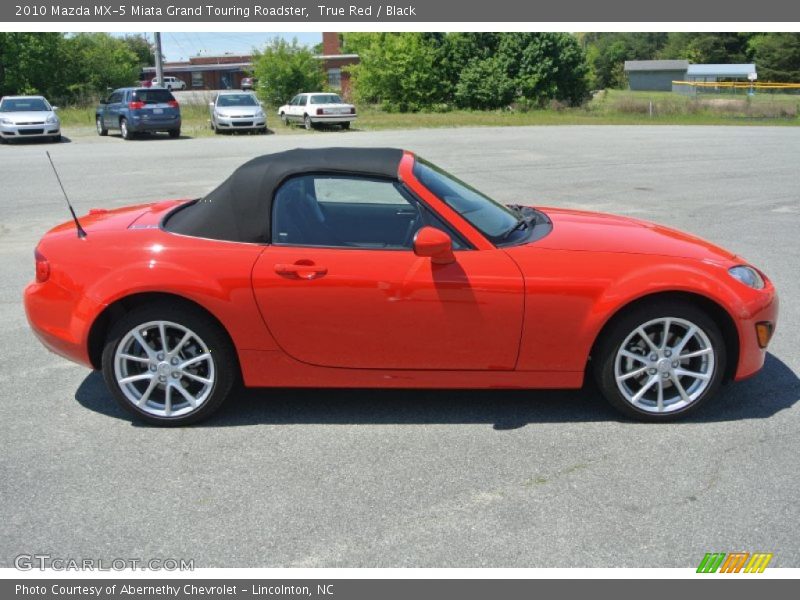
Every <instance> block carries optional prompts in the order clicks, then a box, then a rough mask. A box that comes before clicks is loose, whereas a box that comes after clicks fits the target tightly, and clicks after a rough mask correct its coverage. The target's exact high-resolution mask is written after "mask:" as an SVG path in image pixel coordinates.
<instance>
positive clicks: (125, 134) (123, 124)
mask: <svg viewBox="0 0 800 600" xmlns="http://www.w3.org/2000/svg"><path fill="white" fill-rule="evenodd" d="M119 132H120V133H121V134H122V139H123V140H132V139H133V133H132V132H131V130H130V129H128V119H126V118H125V117H123V118H122V119H120V120H119Z"/></svg>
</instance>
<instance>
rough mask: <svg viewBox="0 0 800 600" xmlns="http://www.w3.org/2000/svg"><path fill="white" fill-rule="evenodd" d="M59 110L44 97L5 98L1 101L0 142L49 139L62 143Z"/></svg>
mask: <svg viewBox="0 0 800 600" xmlns="http://www.w3.org/2000/svg"><path fill="white" fill-rule="evenodd" d="M57 108H58V107H57V106H50V103H49V102H48V101H47V99H46V98H45V97H44V96H4V97H3V99H2V100H0V141H6V140H9V141H11V140H21V139H31V138H40V139H41V138H47V139H49V140H50V141H53V142H60V141H61V121H60V120H59V118H58V115H56V112H55V111H56V109H57Z"/></svg>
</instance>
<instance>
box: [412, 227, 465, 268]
mask: <svg viewBox="0 0 800 600" xmlns="http://www.w3.org/2000/svg"><path fill="white" fill-rule="evenodd" d="M414 254H416V255H417V256H427V257H429V258H430V259H431V262H432V263H434V264H436V265H448V264H450V263H453V262H455V261H456V257H455V255H454V254H453V243H452V241H451V240H450V236H449V235H447V234H446V233H445V232H444V231H442V230H441V229H436V228H435V227H430V226H426V227H423V228H421V229H420V230H419V231H417V233H416V235H415V236H414Z"/></svg>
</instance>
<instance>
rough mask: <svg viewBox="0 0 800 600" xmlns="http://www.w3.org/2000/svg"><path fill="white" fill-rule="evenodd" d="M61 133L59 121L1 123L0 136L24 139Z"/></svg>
mask: <svg viewBox="0 0 800 600" xmlns="http://www.w3.org/2000/svg"><path fill="white" fill-rule="evenodd" d="M53 135H61V123H43V122H42V123H31V124H28V125H2V124H0V136H2V137H3V139H14V140H24V139H31V138H43V137H50V136H53Z"/></svg>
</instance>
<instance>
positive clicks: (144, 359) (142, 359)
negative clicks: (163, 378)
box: [119, 354, 150, 363]
mask: <svg viewBox="0 0 800 600" xmlns="http://www.w3.org/2000/svg"><path fill="white" fill-rule="evenodd" d="M119 357H120V358H124V359H125V360H132V361H134V362H140V363H149V362H150V359H149V358H148V357H147V356H134V355H133V354H120V355H119Z"/></svg>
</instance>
